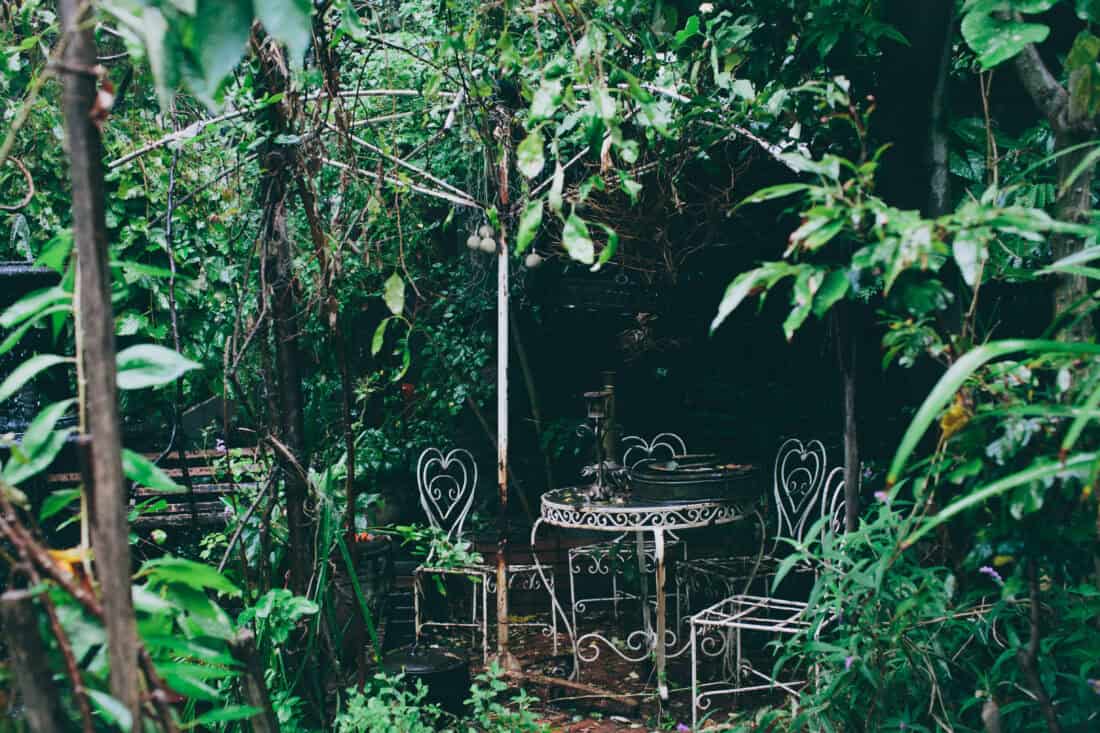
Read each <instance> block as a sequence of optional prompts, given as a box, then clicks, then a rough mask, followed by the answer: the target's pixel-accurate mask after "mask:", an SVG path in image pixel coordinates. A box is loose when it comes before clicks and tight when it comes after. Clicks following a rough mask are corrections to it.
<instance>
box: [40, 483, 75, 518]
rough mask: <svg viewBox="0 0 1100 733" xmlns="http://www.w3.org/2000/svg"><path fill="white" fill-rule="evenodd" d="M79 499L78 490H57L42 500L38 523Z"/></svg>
mask: <svg viewBox="0 0 1100 733" xmlns="http://www.w3.org/2000/svg"><path fill="white" fill-rule="evenodd" d="M79 498H80V489H58V490H57V491H54V492H51V493H50V495H49V496H47V497H46V498H45V499H43V500H42V507H41V508H40V509H39V510H38V519H39V521H45V520H47V519H49V518H50V517H52V516H53V515H55V514H57V513H58V512H60V511H62V510H63V509H65V507H67V506H69V505H70V504H72V503H73V502H74V501H76V500H78V499H79Z"/></svg>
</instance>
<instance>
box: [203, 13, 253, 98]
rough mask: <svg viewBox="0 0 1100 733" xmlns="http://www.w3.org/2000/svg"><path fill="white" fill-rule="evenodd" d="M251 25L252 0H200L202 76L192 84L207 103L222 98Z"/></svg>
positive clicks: (238, 60)
mask: <svg viewBox="0 0 1100 733" xmlns="http://www.w3.org/2000/svg"><path fill="white" fill-rule="evenodd" d="M251 27H252V2H251V0H198V4H197V6H196V9H195V38H196V40H197V43H196V45H197V46H198V52H199V53H198V55H199V64H200V65H201V67H202V76H201V77H200V78H198V79H195V80H193V81H192V82H191V87H192V89H194V91H195V92H196V94H197V95H198V96H199V98H200V99H202V100H203V101H204V102H205V103H206V104H207V105H209V106H213V105H214V104H218V103H220V102H221V90H222V82H223V81H224V80H225V79H226V77H228V76H229V74H230V72H232V71H233V69H234V68H235V67H236V66H237V64H238V63H240V61H241V57H242V56H243V55H244V52H245V48H246V47H247V45H248V36H249V32H250V30H251Z"/></svg>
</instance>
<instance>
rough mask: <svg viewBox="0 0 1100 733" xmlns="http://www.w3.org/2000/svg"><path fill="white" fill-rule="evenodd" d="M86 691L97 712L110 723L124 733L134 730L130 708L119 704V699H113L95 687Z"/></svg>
mask: <svg viewBox="0 0 1100 733" xmlns="http://www.w3.org/2000/svg"><path fill="white" fill-rule="evenodd" d="M85 691H86V692H87V693H88V698H89V699H91V701H92V704H93V705H94V706H95V708H96V710H97V711H99V713H100V715H102V716H103V717H104V718H105V719H106V720H107V722H108V723H110V724H113V725H116V726H118V727H119V728H121V729H122V730H124V731H129V730H130V729H131V728H133V721H134V718H133V716H132V715H130V710H129V708H127V707H126V706H125V705H123V704H122V703H121V702H119V701H118V699H117V698H114V697H111V696H110V695H108V694H107V693H106V692H100V691H99V690H97V689H95V688H93V687H88V688H85Z"/></svg>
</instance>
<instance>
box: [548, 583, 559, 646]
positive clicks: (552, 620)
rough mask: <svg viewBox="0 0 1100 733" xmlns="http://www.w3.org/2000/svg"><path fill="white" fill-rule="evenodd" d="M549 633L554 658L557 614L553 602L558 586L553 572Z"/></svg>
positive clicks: (556, 642) (556, 637)
mask: <svg viewBox="0 0 1100 733" xmlns="http://www.w3.org/2000/svg"><path fill="white" fill-rule="evenodd" d="M549 580H550V588H549V591H550V633H551V634H552V635H553V639H554V656H555V657H556V656H558V614H557V612H555V611H554V601H555V600H556V596H555V594H556V593H557V588H558V584H557V583H556V582H554V571H553V570H551V571H550V578H549Z"/></svg>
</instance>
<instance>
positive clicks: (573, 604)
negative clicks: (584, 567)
mask: <svg viewBox="0 0 1100 733" xmlns="http://www.w3.org/2000/svg"><path fill="white" fill-rule="evenodd" d="M574 578H575V575H574V573H573V558H572V556H570V557H569V617H570V619H572V621H573V630H574V632H575V631H576V629H577V586H576V581H575V580H574Z"/></svg>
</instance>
